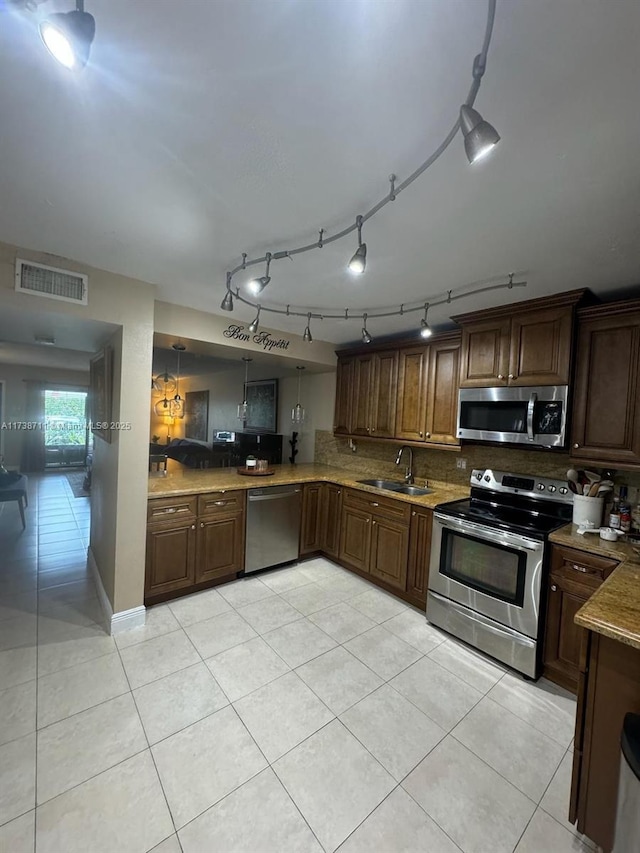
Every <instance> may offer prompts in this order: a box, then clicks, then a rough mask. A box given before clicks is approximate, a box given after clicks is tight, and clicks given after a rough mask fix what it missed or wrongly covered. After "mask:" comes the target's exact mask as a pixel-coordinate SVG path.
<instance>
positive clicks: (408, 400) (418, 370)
mask: <svg viewBox="0 0 640 853" xmlns="http://www.w3.org/2000/svg"><path fill="white" fill-rule="evenodd" d="M428 371H429V347H412V348H411V349H404V350H400V354H399V360H398V406H397V409H396V438H401V439H403V440H404V441H424V434H425V431H426V426H425V418H426V413H427V379H428ZM457 380H458V376H457V374H456V376H455V377H454V381H453V384H454V385H455V386H456V391H457Z"/></svg>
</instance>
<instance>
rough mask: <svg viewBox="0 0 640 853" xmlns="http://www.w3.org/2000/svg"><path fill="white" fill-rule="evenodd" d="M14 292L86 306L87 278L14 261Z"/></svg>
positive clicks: (30, 262)
mask: <svg viewBox="0 0 640 853" xmlns="http://www.w3.org/2000/svg"><path fill="white" fill-rule="evenodd" d="M16 290H17V291H19V292H20V293H31V294H32V295H33V296H46V297H47V299H60V300H62V301H63V302H75V304H76V305H87V304H88V298H89V278H88V276H86V275H82V273H76V272H69V270H61V269H58V268H57V267H47V266H44V264H36V263H34V262H33V261H23V260H21V259H20V258H18V259H17V260H16Z"/></svg>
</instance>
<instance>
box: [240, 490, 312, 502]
mask: <svg viewBox="0 0 640 853" xmlns="http://www.w3.org/2000/svg"><path fill="white" fill-rule="evenodd" d="M301 491H302V489H294V490H293V491H291V492H279V493H278V494H277V495H265V494H262V495H252V494H251V492H249V502H250V503H254V502H256V501H279V500H282V498H289V497H291V496H292V495H299V494H300V492H301Z"/></svg>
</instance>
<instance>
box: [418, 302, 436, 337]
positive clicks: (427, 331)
mask: <svg viewBox="0 0 640 853" xmlns="http://www.w3.org/2000/svg"><path fill="white" fill-rule="evenodd" d="M428 312H429V303H428V302H427V303H426V304H425V306H424V317H423V318H422V320H420V337H421V338H430V337H431V335H432V334H433V332H432V331H431V326H430V325H429V323H428V322H427V313H428Z"/></svg>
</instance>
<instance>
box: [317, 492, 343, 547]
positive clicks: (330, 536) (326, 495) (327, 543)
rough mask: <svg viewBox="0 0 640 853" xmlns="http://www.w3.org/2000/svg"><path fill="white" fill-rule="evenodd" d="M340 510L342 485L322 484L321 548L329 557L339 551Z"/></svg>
mask: <svg viewBox="0 0 640 853" xmlns="http://www.w3.org/2000/svg"><path fill="white" fill-rule="evenodd" d="M341 512H342V487H341V486H335V485H334V484H333V483H323V484H322V512H321V522H320V526H321V550H322V551H323V552H324V553H325V554H328V555H329V556H330V557H337V556H338V553H339V551H340V516H341Z"/></svg>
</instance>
